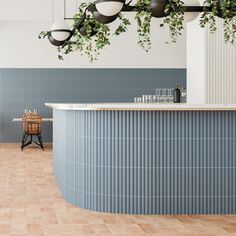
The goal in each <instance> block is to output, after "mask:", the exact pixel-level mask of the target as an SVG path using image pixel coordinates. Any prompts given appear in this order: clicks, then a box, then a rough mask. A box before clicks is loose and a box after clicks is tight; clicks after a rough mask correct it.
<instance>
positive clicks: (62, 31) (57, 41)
mask: <svg viewBox="0 0 236 236" xmlns="http://www.w3.org/2000/svg"><path fill="white" fill-rule="evenodd" d="M50 32H51V36H50V37H49V40H50V42H51V43H52V44H53V45H55V46H61V45H63V44H64V43H65V42H66V41H67V40H68V39H69V38H70V37H71V33H72V31H71V30H70V27H69V25H68V24H67V23H66V22H65V21H58V22H55V23H54V24H53V25H52V27H51V30H50Z"/></svg>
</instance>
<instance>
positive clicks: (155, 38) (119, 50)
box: [0, 0, 186, 68]
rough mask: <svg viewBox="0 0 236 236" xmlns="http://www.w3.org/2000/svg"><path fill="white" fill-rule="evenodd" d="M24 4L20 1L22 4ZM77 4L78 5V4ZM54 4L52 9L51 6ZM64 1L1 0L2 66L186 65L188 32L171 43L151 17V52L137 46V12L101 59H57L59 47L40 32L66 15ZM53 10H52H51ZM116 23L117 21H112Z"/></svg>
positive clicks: (75, 55) (73, 2)
mask: <svg viewBox="0 0 236 236" xmlns="http://www.w3.org/2000/svg"><path fill="white" fill-rule="evenodd" d="M68 1H69V2H70V5H67V8H66V10H67V15H66V16H67V17H70V16H71V14H73V9H74V8H75V7H76V0H68ZM20 3H21V4H20ZM77 5H78V4H77ZM52 6H53V9H52ZM63 6H64V4H63V1H62V0H54V3H53V4H52V1H50V0H20V1H19V0H0V9H1V10H0V32H1V38H0V55H1V57H0V68H185V67H186V40H185V34H184V35H183V37H181V38H180V39H179V41H178V43H177V44H173V45H169V44H166V43H165V42H166V41H168V40H169V35H168V29H167V28H160V27H159V24H160V22H161V21H160V20H158V19H155V18H153V20H152V28H151V29H152V43H153V45H152V49H151V51H150V52H149V53H146V52H145V51H143V50H142V49H141V48H140V47H139V46H138V45H137V33H136V22H135V21H134V20H133V17H134V14H133V13H128V17H129V18H130V19H131V21H132V25H131V26H130V27H129V30H128V32H127V33H125V34H124V35H122V36H119V37H114V38H113V39H112V42H111V45H110V46H109V47H107V48H106V49H105V50H103V51H102V53H101V55H100V57H99V59H98V61H96V62H94V63H92V64H91V63H90V62H89V61H88V59H87V57H86V56H80V55H79V54H78V53H73V54H71V55H67V56H65V57H64V61H59V60H58V59H57V50H56V47H54V46H52V45H51V44H50V43H49V42H48V41H47V40H39V39H38V33H39V32H40V31H42V30H48V29H50V26H51V24H52V22H53V21H56V20H62V19H63V17H64V7H63ZM52 12H53V13H52ZM112 24H113V25H114V26H115V25H116V24H117V23H116V22H114V23H112Z"/></svg>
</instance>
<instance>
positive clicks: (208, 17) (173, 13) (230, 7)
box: [39, 0, 236, 62]
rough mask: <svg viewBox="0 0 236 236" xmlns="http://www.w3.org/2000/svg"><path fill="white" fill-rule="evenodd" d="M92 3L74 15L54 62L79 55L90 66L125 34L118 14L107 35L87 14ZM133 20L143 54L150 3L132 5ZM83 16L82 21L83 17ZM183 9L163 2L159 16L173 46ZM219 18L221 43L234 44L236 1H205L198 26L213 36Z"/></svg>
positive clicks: (176, 1) (173, 1)
mask: <svg viewBox="0 0 236 236" xmlns="http://www.w3.org/2000/svg"><path fill="white" fill-rule="evenodd" d="M91 5H93V3H82V4H81V5H80V7H79V9H78V13H77V14H75V16H74V17H73V20H74V22H73V29H74V31H73V37H72V38H71V39H70V40H68V42H65V44H64V45H63V46H59V47H58V52H59V55H58V58H59V59H60V60H63V55H67V54H70V53H72V52H75V51H78V52H79V53H80V54H81V55H87V56H88V58H89V60H90V62H93V61H95V60H97V58H98V56H99V55H100V53H101V50H102V49H104V48H105V47H107V46H109V45H110V39H111V37H112V36H119V35H120V34H122V33H124V32H126V31H127V30H128V26H129V25H130V22H129V20H128V19H127V18H125V17H124V16H123V14H121V13H120V14H119V15H118V17H117V19H118V20H119V23H118V26H117V28H116V29H115V30H114V32H111V30H110V26H109V25H108V24H103V23H100V22H99V21H97V20H96V18H95V17H94V15H93V13H92V12H91V11H90V10H88V11H87V8H88V7H89V6H91ZM134 7H135V11H136V14H135V20H136V21H137V33H138V44H139V45H140V47H141V48H143V49H144V50H145V51H146V52H148V51H149V50H150V49H151V46H152V44H151V39H150V33H151V32H150V31H151V26H150V24H151V19H152V11H153V9H151V0H137V3H136V4H135V6H134ZM85 12H86V17H85ZM184 12H185V6H184V3H183V1H181V0H166V5H165V10H164V12H163V15H164V18H163V24H161V25H160V26H161V27H163V26H164V25H168V27H169V34H170V37H171V41H170V42H168V43H176V41H177V39H178V38H179V37H180V36H181V35H182V30H183V29H184ZM218 16H219V17H221V18H223V27H224V39H225V42H227V43H228V42H229V43H231V44H235V43H236V0H205V1H204V3H203V13H202V15H201V18H200V26H201V27H202V28H205V27H206V26H207V25H208V26H209V30H210V32H211V33H214V32H215V31H216V29H217V27H216V17H218ZM81 18H84V21H83V22H82V24H80V26H79V27H78V28H77V27H76V26H78V23H79V22H80V21H81ZM50 37H51V32H50V31H42V32H41V33H40V34H39V38H40V39H44V38H50Z"/></svg>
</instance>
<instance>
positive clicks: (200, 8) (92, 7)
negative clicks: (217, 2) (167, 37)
mask: <svg viewBox="0 0 236 236" xmlns="http://www.w3.org/2000/svg"><path fill="white" fill-rule="evenodd" d="M87 10H88V11H90V12H95V11H97V9H96V7H95V5H94V4H91V5H90V6H89V7H88V9H87ZM206 10H207V11H209V12H210V11H211V10H212V7H203V6H185V9H184V11H185V12H203V11H206ZM121 11H122V12H136V11H137V8H136V7H135V6H130V5H124V7H123V8H122V10H121ZM64 20H73V18H72V17H64Z"/></svg>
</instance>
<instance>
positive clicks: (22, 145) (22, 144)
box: [21, 133, 25, 151]
mask: <svg viewBox="0 0 236 236" xmlns="http://www.w3.org/2000/svg"><path fill="white" fill-rule="evenodd" d="M24 143H25V133H24V134H23V136H22V141H21V151H23V148H24Z"/></svg>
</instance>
